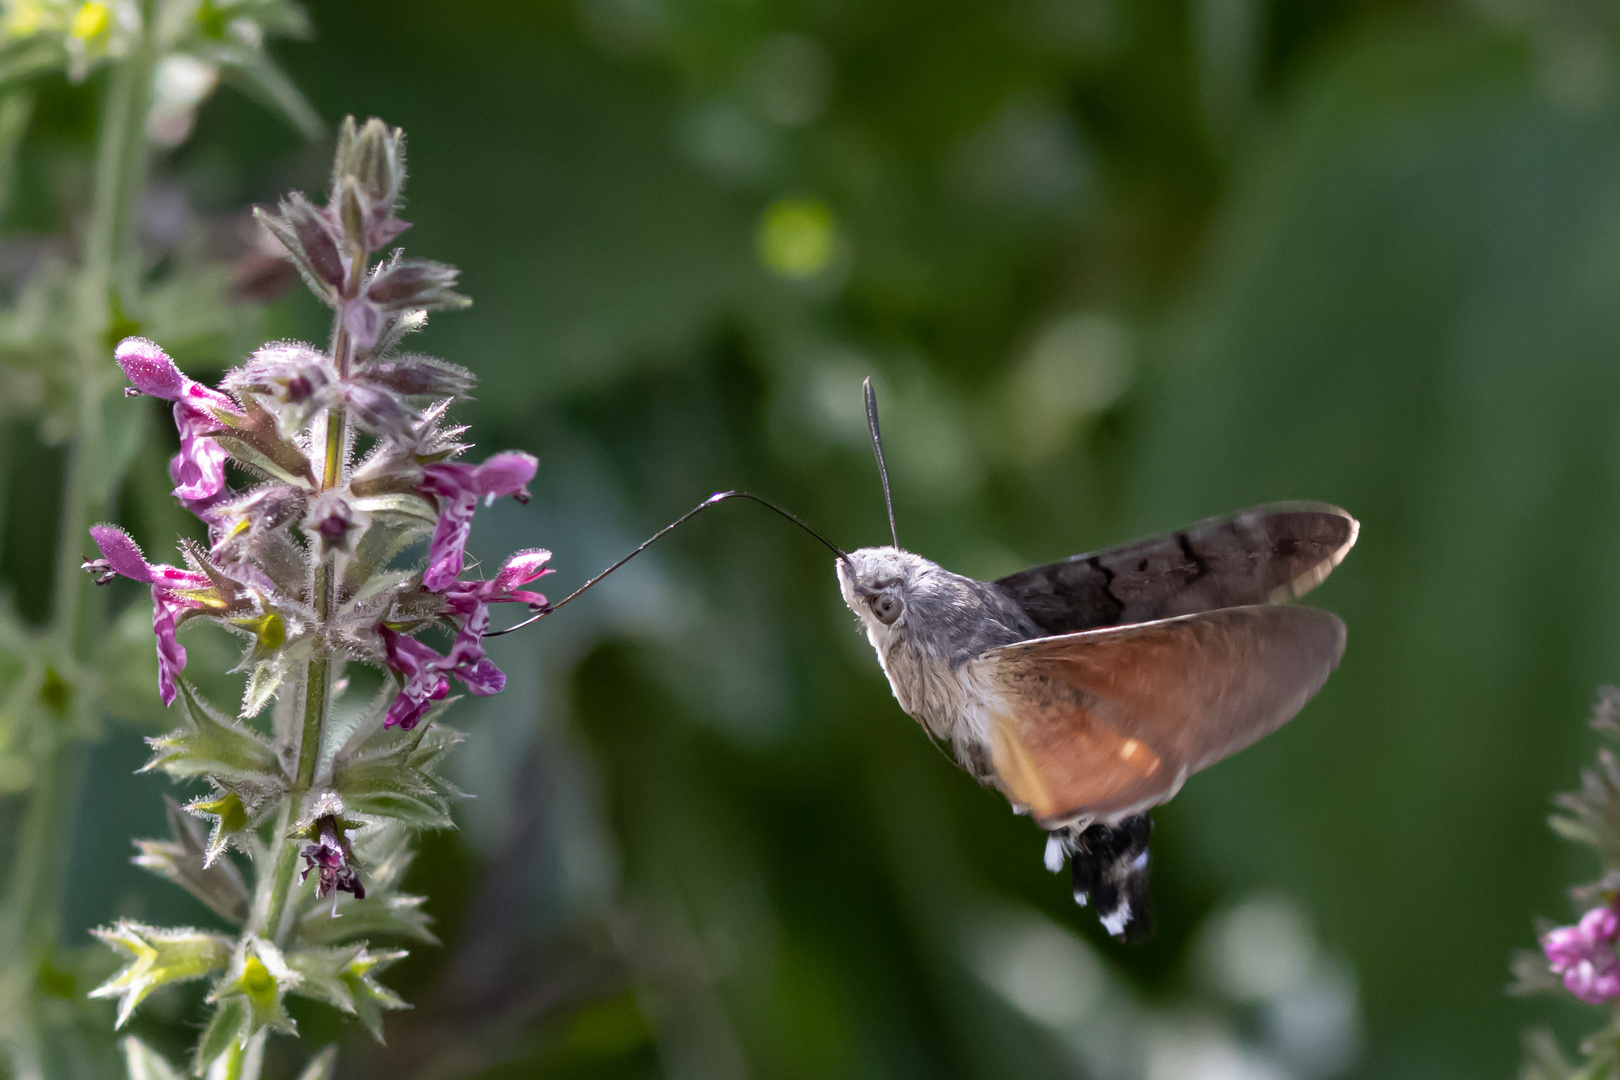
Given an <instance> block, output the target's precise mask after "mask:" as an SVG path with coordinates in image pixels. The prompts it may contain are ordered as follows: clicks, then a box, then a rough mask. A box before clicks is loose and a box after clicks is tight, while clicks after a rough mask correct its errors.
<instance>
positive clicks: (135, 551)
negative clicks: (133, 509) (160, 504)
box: [90, 525, 152, 584]
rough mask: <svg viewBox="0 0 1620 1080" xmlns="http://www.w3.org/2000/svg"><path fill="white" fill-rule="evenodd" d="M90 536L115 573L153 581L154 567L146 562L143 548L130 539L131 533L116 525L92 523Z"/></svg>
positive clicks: (138, 579) (137, 579)
mask: <svg viewBox="0 0 1620 1080" xmlns="http://www.w3.org/2000/svg"><path fill="white" fill-rule="evenodd" d="M90 538H91V539H93V540H94V541H95V542H96V546H97V547H98V548H100V549H101V557H102V558H104V559H106V560H107V565H108V567H109V568H111V569H112V571H113V572H114V573H117V574H122V575H123V576H124V577H127V578H133V579H134V580H136V581H144V582H147V583H148V584H150V583H151V581H152V568H151V567H149V566H148V565H147V564H146V559H145V557H143V556H142V555H141V549H140V548H139V547H137V546H136V544H135V541H134V540H132V539H130V535H129V533H127V532H125V531H124V530H123V529H120V528H118V527H117V526H115V525H92V526H91V527H90Z"/></svg>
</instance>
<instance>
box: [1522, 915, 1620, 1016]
mask: <svg viewBox="0 0 1620 1080" xmlns="http://www.w3.org/2000/svg"><path fill="white" fill-rule="evenodd" d="M1617 938H1620V915H1617V914H1616V912H1615V910H1614V908H1613V907H1600V908H1593V909H1592V910H1591V911H1588V912H1587V913H1586V914H1585V915H1582V916H1581V920H1580V922H1578V923H1576V924H1575V925H1574V926H1560V927H1558V928H1557V929H1556V930H1552V931H1550V932H1549V933H1548V934H1547V936H1546V937H1544V938H1542V939H1541V948H1542V951H1543V952H1545V953H1546V955H1547V963H1548V966H1549V967H1550V969H1551V971H1552V973H1553V974H1554V975H1561V976H1563V979H1564V989H1566V990H1568V991H1569V992H1570V993H1571V994H1573V995H1574V996H1575V997H1578V998H1580V999H1581V1000H1582V1001H1584V1002H1586V1003H1587V1004H1589V1005H1602V1004H1603V1003H1605V1002H1608V1001H1613V1000H1614V999H1616V998H1620V957H1617V956H1616V955H1615V950H1614V943H1615V940H1616V939H1617Z"/></svg>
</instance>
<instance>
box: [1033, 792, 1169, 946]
mask: <svg viewBox="0 0 1620 1080" xmlns="http://www.w3.org/2000/svg"><path fill="white" fill-rule="evenodd" d="M1152 833H1153V822H1152V821H1151V820H1150V819H1149V818H1148V816H1147V815H1146V814H1133V815H1131V816H1130V817H1128V818H1124V819H1123V820H1121V821H1120V822H1119V824H1117V825H1102V824H1098V825H1089V826H1086V827H1084V828H1081V827H1080V826H1078V825H1067V826H1064V827H1063V828H1061V829H1054V830H1052V831H1051V832H1050V833H1049V834H1048V836H1047V842H1046V866H1047V869H1049V870H1052V871H1053V872H1056V871H1058V870H1061V869H1062V868H1063V858H1064V856H1065V855H1067V856H1068V860H1069V872H1070V874H1071V875H1072V877H1073V880H1074V900H1075V903H1077V904H1082V905H1083V904H1088V903H1089V904H1090V905H1091V906H1092V907H1093V908H1094V909H1095V910H1096V912H1097V918H1098V920H1099V921H1101V922H1102V924H1103V928H1104V929H1106V930H1107V931H1108V932H1109V933H1110V934H1112V935H1113V936H1114V937H1118V938H1124V939H1125V940H1126V941H1141V940H1143V939H1144V938H1147V937H1148V936H1150V935H1151V934H1152V933H1153V893H1152V890H1151V888H1150V881H1149V867H1148V841H1149V839H1150V838H1151V836H1152Z"/></svg>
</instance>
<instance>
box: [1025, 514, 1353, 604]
mask: <svg viewBox="0 0 1620 1080" xmlns="http://www.w3.org/2000/svg"><path fill="white" fill-rule="evenodd" d="M1359 529H1360V526H1359V524H1358V523H1357V522H1356V519H1355V518H1353V517H1351V516H1350V515H1349V514H1348V513H1346V512H1345V511H1343V510H1341V509H1339V508H1338V507H1336V506H1329V505H1328V504H1326V503H1311V502H1295V503H1273V504H1270V505H1267V506H1257V507H1255V508H1253V509H1251V510H1244V511H1241V512H1240V513H1237V514H1233V515H1232V516H1230V517H1224V518H1211V519H1209V520H1208V521H1201V522H1199V523H1198V524H1196V525H1190V526H1188V527H1187V528H1185V529H1181V530H1178V531H1176V532H1173V533H1169V534H1167V535H1165V536H1157V537H1154V538H1153V539H1151V540H1140V541H1137V542H1136V543H1133V544H1125V545H1123V546H1121V547H1116V548H1109V549H1107V550H1106V551H1098V552H1093V553H1090V554H1087V555H1076V556H1074V557H1073V558H1069V559H1065V560H1064V561H1062V562H1057V563H1050V564H1048V565H1046V566H1037V567H1034V568H1032V569H1029V570H1025V571H1022V572H1021V573H1017V574H1012V575H1009V576H1008V577H1004V578H1002V579H1000V580H999V581H997V582H996V584H997V585H998V586H1000V587H1001V588H1002V589H1004V590H1005V591H1006V592H1008V593H1009V594H1010V595H1011V596H1012V597H1013V599H1015V600H1017V601H1018V603H1019V604H1020V605H1021V606H1022V607H1023V608H1024V610H1025V611H1026V612H1028V613H1029V617H1030V618H1031V619H1033V620H1034V621H1035V624H1036V625H1037V626H1039V627H1040V628H1041V629H1042V630H1043V631H1045V632H1046V633H1048V634H1071V633H1075V632H1077V631H1081V630H1090V629H1094V628H1096V627H1101V626H1120V625H1124V624H1126V623H1137V622H1148V621H1150V620H1153V619H1168V618H1172V617H1174V616H1177V615H1188V614H1191V613H1193V612H1196V611H1214V610H1216V609H1217V608H1228V607H1238V606H1240V605H1244V604H1265V603H1275V602H1277V601H1279V600H1290V599H1297V598H1298V597H1300V596H1303V595H1304V594H1305V593H1306V592H1308V591H1310V590H1311V589H1313V588H1315V587H1316V586H1317V585H1319V584H1320V583H1321V582H1322V579H1323V578H1325V577H1327V576H1328V573H1329V571H1331V570H1332V569H1333V568H1334V567H1335V566H1337V565H1338V564H1339V560H1340V559H1343V558H1344V556H1345V554H1346V553H1347V552H1348V551H1349V550H1350V548H1351V546H1352V545H1353V544H1355V542H1356V534H1357V532H1358V531H1359Z"/></svg>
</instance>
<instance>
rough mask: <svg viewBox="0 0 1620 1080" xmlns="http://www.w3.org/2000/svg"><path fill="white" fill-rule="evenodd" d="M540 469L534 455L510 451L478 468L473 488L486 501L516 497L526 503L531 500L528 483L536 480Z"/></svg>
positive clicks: (498, 455) (497, 455) (496, 456)
mask: <svg viewBox="0 0 1620 1080" xmlns="http://www.w3.org/2000/svg"><path fill="white" fill-rule="evenodd" d="M539 467H540V461H539V459H538V458H536V457H535V456H534V455H533V454H525V453H523V452H522V451H521V450H508V451H506V452H504V453H500V454H496V455H495V456H494V457H492V458H490V459H489V460H488V461H486V462H484V463H483V464H482V465H480V466H478V468H477V470H476V471H475V472H474V474H473V486H474V488H475V489H476V490H477V492H478V494H480V495H482V496H484V497H485V498H486V499H494V498H496V497H498V496H501V495H516V496H518V497H519V498H520V499H522V500H523V501H525V502H526V501H528V498H529V489H528V483H529V481H530V480H533V479H534V474H535V471H536V470H537V469H538V468H539Z"/></svg>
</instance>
